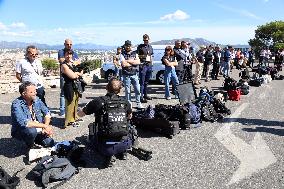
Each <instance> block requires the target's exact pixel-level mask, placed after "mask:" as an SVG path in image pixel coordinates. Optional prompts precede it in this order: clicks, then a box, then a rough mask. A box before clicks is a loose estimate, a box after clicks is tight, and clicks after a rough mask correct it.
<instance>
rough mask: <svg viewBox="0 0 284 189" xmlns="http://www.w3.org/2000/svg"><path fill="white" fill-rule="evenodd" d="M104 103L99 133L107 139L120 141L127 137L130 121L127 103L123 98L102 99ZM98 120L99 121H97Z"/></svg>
mask: <svg viewBox="0 0 284 189" xmlns="http://www.w3.org/2000/svg"><path fill="white" fill-rule="evenodd" d="M101 98H102V99H103V101H104V103H103V108H102V112H101V114H100V119H99V132H100V134H101V136H103V137H106V138H113V139H120V138H121V137H123V136H127V135H128V132H129V129H128V121H127V112H126V106H127V104H126V101H125V100H124V99H123V98H121V97H118V98H112V97H110V98H109V97H106V96H104V97H101ZM96 120H97V119H96Z"/></svg>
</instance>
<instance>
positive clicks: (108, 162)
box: [104, 156, 115, 168]
mask: <svg viewBox="0 0 284 189" xmlns="http://www.w3.org/2000/svg"><path fill="white" fill-rule="evenodd" d="M114 164H115V157H114V156H106V158H105V161H104V167H105V168H108V167H113V166H114Z"/></svg>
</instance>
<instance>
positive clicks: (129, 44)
mask: <svg viewBox="0 0 284 189" xmlns="http://www.w3.org/2000/svg"><path fill="white" fill-rule="evenodd" d="M124 46H132V44H131V41H129V40H126V41H125V43H124Z"/></svg>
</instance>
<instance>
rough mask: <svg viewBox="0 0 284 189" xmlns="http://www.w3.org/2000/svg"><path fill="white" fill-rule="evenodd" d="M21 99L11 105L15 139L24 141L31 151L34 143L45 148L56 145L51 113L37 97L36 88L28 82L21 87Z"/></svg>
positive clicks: (12, 132)
mask: <svg viewBox="0 0 284 189" xmlns="http://www.w3.org/2000/svg"><path fill="white" fill-rule="evenodd" d="M19 92H20V94H21V96H20V97H18V98H17V99H15V100H14V101H13V103H12V105H11V118H12V129H11V135H12V137H13V138H16V139H18V140H21V141H24V142H25V144H26V145H27V147H28V148H29V149H30V148H32V147H33V146H34V143H36V144H40V145H42V146H44V147H50V146H52V145H53V144H54V141H53V139H52V138H50V137H51V136H52V134H53V131H52V127H51V125H49V123H50V118H51V116H50V112H49V110H48V108H47V107H46V105H45V104H44V103H43V102H42V101H41V100H40V99H39V98H38V97H37V96H36V94H37V93H36V86H35V85H34V84H33V83H31V82H29V81H27V82H24V83H22V84H21V85H20V86H19Z"/></svg>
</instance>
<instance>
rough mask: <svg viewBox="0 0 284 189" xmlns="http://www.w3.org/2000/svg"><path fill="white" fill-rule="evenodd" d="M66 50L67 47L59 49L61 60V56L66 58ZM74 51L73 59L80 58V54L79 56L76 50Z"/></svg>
mask: <svg viewBox="0 0 284 189" xmlns="http://www.w3.org/2000/svg"><path fill="white" fill-rule="evenodd" d="M64 51H65V49H61V50H59V51H58V60H59V58H64ZM73 52H74V53H73V58H72V59H73V60H76V59H79V56H78V54H77V53H76V52H75V51H73Z"/></svg>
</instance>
